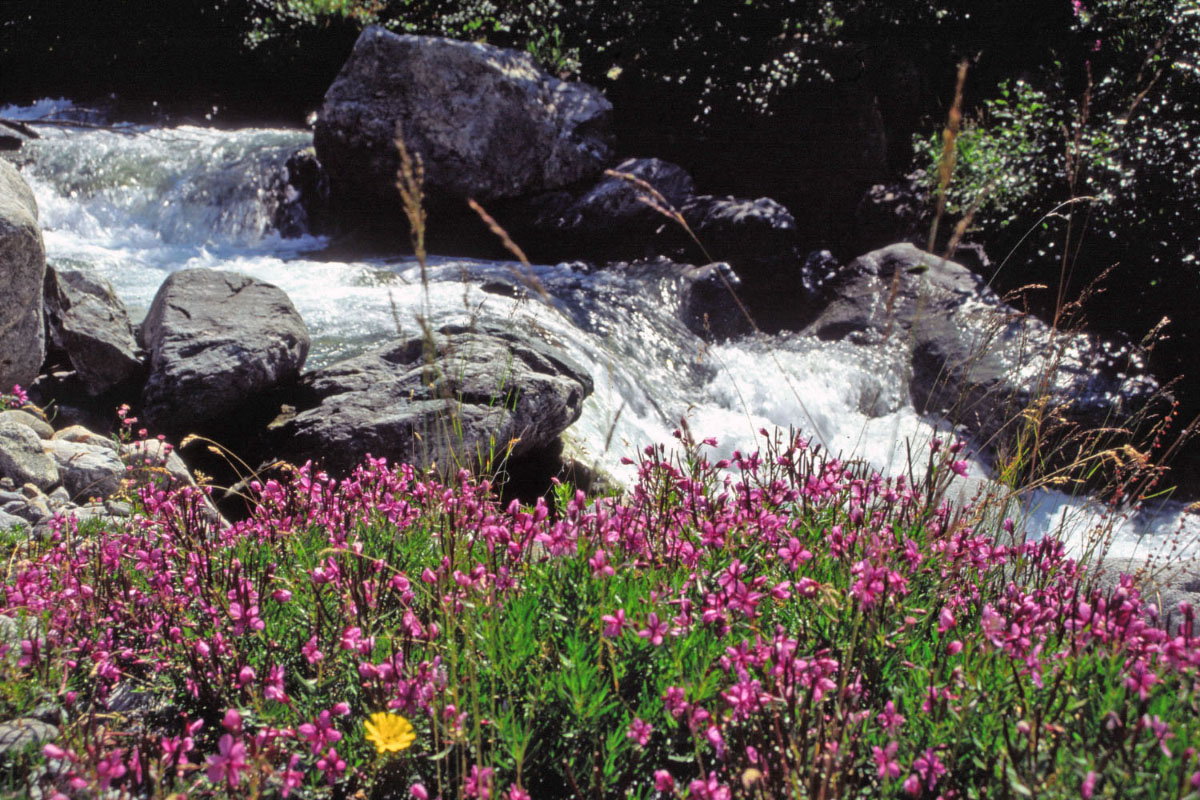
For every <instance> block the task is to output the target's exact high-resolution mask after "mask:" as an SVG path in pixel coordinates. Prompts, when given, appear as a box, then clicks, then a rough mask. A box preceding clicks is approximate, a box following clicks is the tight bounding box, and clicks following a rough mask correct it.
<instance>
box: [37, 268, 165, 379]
mask: <svg viewBox="0 0 1200 800" xmlns="http://www.w3.org/2000/svg"><path fill="white" fill-rule="evenodd" d="M45 313H46V329H47V331H48V333H49V340H50V347H51V349H52V350H57V351H58V352H59V353H61V356H62V357H65V358H66V360H68V361H69V362H70V364H71V366H72V367H74V368H75V372H76V373H77V374H78V375H79V378H80V380H81V382H82V383H83V385H84V387H85V389H86V390H87V392H88V394H92V395H97V394H101V393H103V392H105V391H107V390H109V389H111V388H113V387H114V386H117V385H119V384H121V383H124V382H125V381H127V380H129V379H130V378H132V377H134V376H135V375H137V374H139V373H140V372H141V371H142V359H141V353H140V352H139V349H138V344H137V340H136V339H134V336H133V327H132V326H131V325H130V324H129V314H128V313H127V312H126V310H125V304H124V303H122V302H121V300H120V298H118V297H117V295H116V292H114V291H113V287H112V284H111V283H109V282H108V281H107V280H105V279H104V278H103V277H101V276H100V275H97V274H96V273H94V272H92V271H91V270H87V269H78V268H74V267H54V266H48V267H47V269H46V284H45Z"/></svg>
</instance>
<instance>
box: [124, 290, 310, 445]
mask: <svg viewBox="0 0 1200 800" xmlns="http://www.w3.org/2000/svg"><path fill="white" fill-rule="evenodd" d="M141 339H142V346H143V347H144V348H145V349H146V350H147V351H148V352H149V356H150V377H149V379H148V380H147V382H146V386H145V389H144V390H143V393H142V402H143V407H144V414H145V417H146V421H147V422H148V423H149V424H150V427H151V428H153V429H156V430H160V431H166V432H171V433H180V432H185V430H186V431H187V432H190V431H191V430H196V429H203V428H204V426H205V425H206V424H208V423H214V422H220V421H222V418H223V417H225V416H226V415H229V414H232V413H234V412H236V411H237V409H238V408H239V407H240V406H242V405H244V404H245V403H247V402H248V401H250V400H252V399H253V398H254V397H255V396H256V395H259V394H260V393H263V392H266V391H268V390H270V389H272V388H274V387H276V386H278V385H280V384H283V383H286V382H289V381H292V380H294V379H295V378H296V377H297V376H298V375H299V374H300V368H301V367H302V366H303V365H304V359H305V358H306V357H307V355H308V347H309V343H310V339H309V336H308V329H307V328H306V327H305V325H304V320H302V319H301V318H300V315H299V314H298V313H297V312H296V308H295V307H294V306H293V305H292V302H291V300H289V299H288V296H287V295H286V294H284V292H283V290H281V289H279V288H278V287H276V286H273V285H271V284H269V283H265V282H263V281H260V280H256V279H254V278H250V277H247V276H245V275H239V274H237V273H234V272H225V271H221V270H211V269H189V270H181V271H179V272H174V273H172V274H171V276H170V277H168V278H167V280H166V281H165V282H164V283H163V285H162V287H160V288H159V290H158V294H156V295H155V297H154V302H153V303H152V304H151V306H150V311H149V312H148V313H147V314H146V319H145V321H144V322H143V323H142V328H141Z"/></svg>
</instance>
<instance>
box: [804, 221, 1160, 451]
mask: <svg viewBox="0 0 1200 800" xmlns="http://www.w3.org/2000/svg"><path fill="white" fill-rule="evenodd" d="M831 294H832V298H833V299H832V301H831V302H830V303H829V305H828V306H827V307H826V308H825V309H824V311H822V312H821V313H820V314H819V315H818V316H817V318H816V319H815V321H813V322H812V323H811V324H810V325H809V326H808V327H807V328H806V329H805V332H806V333H808V334H811V335H814V336H817V337H819V338H821V339H824V340H831V339H849V340H850V341H853V342H856V343H858V344H862V345H874V344H880V343H882V342H883V341H884V340H886V339H888V338H892V337H895V338H896V339H898V340H899V341H901V342H905V343H906V344H907V346H908V347H909V352H911V354H912V362H911V379H910V384H909V389H910V392H911V395H912V400H913V403H914V405H915V406H916V408H917V410H918V411H919V412H923V413H924V412H928V413H938V414H943V415H947V416H949V417H950V418H951V420H952V421H954V422H956V423H962V424H964V425H966V426H967V427H968V428H969V429H970V430H971V431H972V432H974V433H975V434H976V435H977V436H978V437H979V438H980V439H981V440H990V439H992V438H993V437H994V436H995V435H996V434H998V433H1000V432H1001V430H1003V429H1004V428H1005V427H1006V426H1007V425H1009V424H1010V423H1012V422H1013V421H1014V420H1016V419H1018V418H1019V416H1020V412H1021V411H1023V410H1024V409H1026V408H1027V407H1029V405H1030V404H1031V403H1033V402H1035V401H1040V400H1041V399H1042V398H1045V399H1046V400H1047V401H1048V406H1047V408H1048V409H1052V410H1053V411H1054V413H1055V414H1056V415H1057V417H1058V418H1059V419H1061V420H1064V421H1066V422H1067V423H1075V424H1079V425H1081V426H1084V427H1088V428H1095V427H1098V426H1101V425H1114V424H1119V423H1121V422H1123V421H1124V420H1126V419H1128V418H1129V416H1130V415H1131V414H1133V413H1134V412H1136V411H1139V410H1141V409H1142V408H1144V407H1145V406H1146V404H1147V403H1148V402H1149V401H1150V400H1151V398H1152V397H1154V396H1155V394H1156V393H1157V391H1158V388H1159V387H1158V384H1157V382H1156V381H1155V380H1154V379H1153V378H1152V377H1150V376H1149V375H1148V374H1145V373H1144V372H1142V371H1141V363H1140V359H1139V357H1138V354H1137V353H1136V352H1131V351H1129V350H1122V349H1120V348H1115V347H1113V346H1112V345H1111V344H1108V343H1105V342H1102V341H1100V340H1098V339H1096V338H1094V337H1091V336H1088V335H1085V334H1081V333H1074V334H1070V333H1062V332H1054V331H1052V330H1051V329H1050V328H1049V326H1047V325H1046V324H1045V323H1044V322H1042V321H1041V320H1039V319H1037V318H1036V317H1033V316H1030V315H1028V314H1025V313H1021V312H1019V311H1017V310H1016V309H1014V308H1013V307H1011V306H1009V305H1007V304H1005V303H1004V302H1003V301H1002V300H1001V299H1000V297H999V296H998V295H996V293H995V292H993V291H992V290H991V289H990V288H989V287H988V286H987V284H986V283H985V282H984V280H983V279H982V278H981V277H979V276H978V275H976V274H974V273H972V272H971V271H970V270H968V269H967V268H966V267H963V266H961V265H960V264H956V263H954V262H952V261H948V260H946V259H944V258H940V257H938V256H934V255H930V254H929V253H926V252H924V251H923V250H921V249H919V248H917V247H916V246H914V245H911V244H896V245H891V246H889V247H885V248H883V249H881V250H876V251H874V252H871V253H868V254H867V255H865V256H862V257H861V258H858V259H856V260H855V261H854V262H853V263H851V264H850V265H849V266H847V267H845V268H844V269H843V270H842V271H841V272H840V274H839V275H838V276H837V277H836V278H835V279H834V281H833V284H832V287H831Z"/></svg>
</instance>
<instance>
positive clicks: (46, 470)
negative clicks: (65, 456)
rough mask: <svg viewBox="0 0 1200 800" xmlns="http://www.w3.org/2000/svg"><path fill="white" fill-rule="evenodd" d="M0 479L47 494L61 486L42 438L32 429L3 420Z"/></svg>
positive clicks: (0, 437) (0, 439) (1, 424)
mask: <svg viewBox="0 0 1200 800" xmlns="http://www.w3.org/2000/svg"><path fill="white" fill-rule="evenodd" d="M0 476H5V477H8V478H12V479H13V481H14V482H16V483H19V484H25V483H31V484H33V485H34V486H36V487H37V488H38V489H41V490H43V491H45V490H46V489H49V488H51V487H53V486H54V485H55V484H57V483H58V469H57V468H56V467H55V466H54V461H53V460H52V459H51V458H50V456H48V455H46V453H45V452H43V450H42V439H41V438H40V437H39V436H38V435H37V434H36V433H34V432H33V430H32V429H30V428H29V427H27V426H25V425H22V424H21V423H19V422H13V421H12V420H9V419H0Z"/></svg>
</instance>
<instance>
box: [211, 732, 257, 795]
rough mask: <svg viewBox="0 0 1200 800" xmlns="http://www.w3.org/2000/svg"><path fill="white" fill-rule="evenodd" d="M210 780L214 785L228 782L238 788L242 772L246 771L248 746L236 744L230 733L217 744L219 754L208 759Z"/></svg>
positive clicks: (240, 743)
mask: <svg viewBox="0 0 1200 800" xmlns="http://www.w3.org/2000/svg"><path fill="white" fill-rule="evenodd" d="M207 763H208V779H209V780H210V781H212V782H213V783H221V782H223V781H224V782H228V783H229V785H230V786H237V785H238V781H240V780H241V772H242V770H244V769H246V766H247V765H246V745H244V744H243V743H242V741H241V740H240V739H239V740H238V741H237V742H234V740H233V737H232V736H230V735H229V734H228V733H226V734H224V735H223V736H221V740H220V741H219V742H218V743H217V754H216V755H212V756H209V757H208V760H207Z"/></svg>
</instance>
